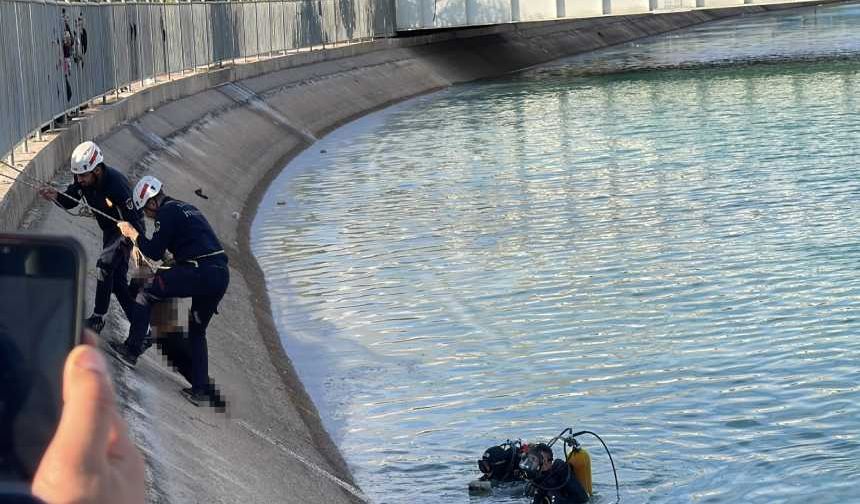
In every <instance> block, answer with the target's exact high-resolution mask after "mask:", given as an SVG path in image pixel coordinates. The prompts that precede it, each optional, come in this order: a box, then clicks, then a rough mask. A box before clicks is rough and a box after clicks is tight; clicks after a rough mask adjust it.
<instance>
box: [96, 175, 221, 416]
mask: <svg viewBox="0 0 860 504" xmlns="http://www.w3.org/2000/svg"><path fill="white" fill-rule="evenodd" d="M132 197H133V199H134V206H135V207H136V208H138V209H142V210H143V211H144V213H145V214H146V216H147V217H150V218H152V219H155V232H154V233H153V235H152V238H151V239H147V238H146V236H144V235H142V234H140V233H138V232H137V230H136V229H135V228H134V227H133V226H131V225H130V224H128V223H126V222H120V223H119V224H118V226H119V228H120V231H121V232H122V234H123V235H125V236H127V237H128V238H130V239H131V240H133V241H134V242H135V243H136V244H137V246H138V248H139V249H140V251H141V252H142V253H143V254H144V255H146V256H147V257H149V258H151V259H156V260H160V259H161V258H162V257H163V256H164V252H165V251H166V250H167V251H170V252H171V253H172V254H173V257H174V260H175V262H176V264H175V266H173V267H171V268H170V269H166V270H159V271H158V272H157V273H156V274H155V276H154V277H153V278H151V279H150V280H148V281H147V283H146V284H145V286H144V287H143V289H142V290H141V291H140V292H139V293H138V295H137V298H136V299H135V306H134V312H133V316H132V321H131V328H130V329H129V335H128V339H126V340H125V343H121V344H120V343H113V344H111V346H112V347H113V349H114V350H115V351H116V352H117V353H118V354H119V356H120V357H121V358H122V359H123V360H124V361H125V362H126V363H128V364H129V365H132V366H134V365H135V364H137V358H138V357H139V356H140V355H141V354H142V353H143V351H144V350H145V348H144V339H145V337H146V333H147V328H148V326H149V322H150V315H151V311H152V305H153V304H155V303H159V302H161V301H163V300H165V299H168V298H185V297H190V298H191V313H190V316H189V320H188V337H189V340H190V344H191V375H192V376H191V378H192V380H191V388H189V389H183V390H182V393H183V395H184V396H185V397H186V398H187V399H188V400H189V401H191V402H192V403H193V404H195V405H198V406H199V405H201V404H210V403H211V402H212V399H214V398H212V397H210V396H211V391H212V387H211V384H210V383H209V379H208V377H209V360H208V354H207V345H206V327H207V326H208V325H209V321H210V320H211V319H212V316H213V315H214V314H215V312H216V309H217V308H218V303H219V302H220V301H221V298H223V297H224V293H225V292H226V291H227V285H228V284H229V282H230V273H229V270H228V268H227V255H226V254H225V253H224V250H223V248H222V247H221V243H220V242H219V241H218V238H217V237H216V236H215V232H214V231H213V230H212V227H211V226H210V225H209V222H208V221H207V220H206V218H205V217H203V214H202V213H200V210H198V209H197V208H196V207H194V206H193V205H190V204H188V203H185V202H183V201H179V200H176V199H173V198H170V197H168V196H167V195H166V194H164V191H163V190H162V184H161V182H160V181H159V180H158V179H156V178H155V177H152V176H146V177H143V178H142V179H141V180H140V181H139V182H138V183H137V185H136V186H135V188H134V192H133V193H132Z"/></svg>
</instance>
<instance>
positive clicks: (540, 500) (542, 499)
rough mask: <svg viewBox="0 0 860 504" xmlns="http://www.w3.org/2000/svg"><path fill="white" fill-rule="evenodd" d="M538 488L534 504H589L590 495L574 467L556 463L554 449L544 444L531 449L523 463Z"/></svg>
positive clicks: (521, 466) (523, 469)
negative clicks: (586, 503)
mask: <svg viewBox="0 0 860 504" xmlns="http://www.w3.org/2000/svg"><path fill="white" fill-rule="evenodd" d="M520 470H522V471H523V472H524V474H525V475H526V477H527V478H528V480H529V481H530V482H531V484H532V487H533V488H534V492H535V493H534V500H533V501H532V504H579V503H583V502H588V493H587V492H586V491H585V489H583V488H582V485H581V484H580V483H579V481H578V480H577V479H576V477H575V475H574V474H573V470H572V469H571V467H570V464H568V463H567V462H565V461H564V460H561V459H554V458H553V454H552V448H550V447H549V446H548V445H546V444H544V443H539V444H536V445H534V446H531V447H529V451H528V454H527V455H526V456H525V457H524V458H523V460H522V461H521V462H520Z"/></svg>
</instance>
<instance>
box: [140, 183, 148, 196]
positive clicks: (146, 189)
mask: <svg viewBox="0 0 860 504" xmlns="http://www.w3.org/2000/svg"><path fill="white" fill-rule="evenodd" d="M148 190H149V184H143V187H142V188H141V189H140V199H143V197H144V196H146V191H148Z"/></svg>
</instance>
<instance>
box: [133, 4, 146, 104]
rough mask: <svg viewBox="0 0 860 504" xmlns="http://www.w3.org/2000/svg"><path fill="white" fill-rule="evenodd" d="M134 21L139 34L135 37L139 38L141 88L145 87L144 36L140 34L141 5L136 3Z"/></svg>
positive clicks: (138, 69)
mask: <svg viewBox="0 0 860 504" xmlns="http://www.w3.org/2000/svg"><path fill="white" fill-rule="evenodd" d="M134 21H135V29H134V30H135V33H136V34H137V36H136V37H134V38H135V39H137V72H138V73H139V74H140V75H139V77H140V89H141V90H142V89H143V74H144V73H145V72H144V71H143V42H141V39H142V38H143V37H142V36H141V34H140V6H139V5H137V4H135V6H134Z"/></svg>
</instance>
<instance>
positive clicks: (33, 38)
mask: <svg viewBox="0 0 860 504" xmlns="http://www.w3.org/2000/svg"><path fill="white" fill-rule="evenodd" d="M27 9H28V10H29V12H30V44H31V47H32V48H33V49H35V48H36V35H35V34H34V33H33V32H34V30H33V4H27ZM32 63H33V75H37V74H38V70H39V69H38V65H37V63H36V58H33V61H32ZM36 110H37V112H36V113H37V114H39V119H38V121H37V122H41V121H42V100H36ZM36 140H37V141H39V142H41V141H42V126H41V124H40V125H39V128H38V129H37V130H36Z"/></svg>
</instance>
